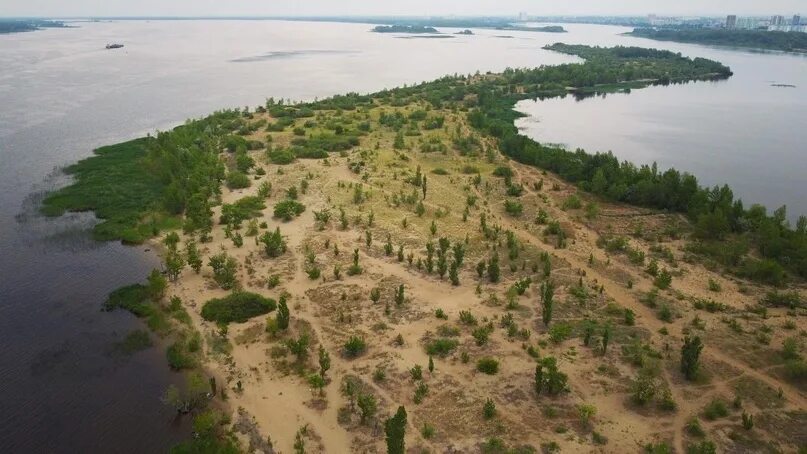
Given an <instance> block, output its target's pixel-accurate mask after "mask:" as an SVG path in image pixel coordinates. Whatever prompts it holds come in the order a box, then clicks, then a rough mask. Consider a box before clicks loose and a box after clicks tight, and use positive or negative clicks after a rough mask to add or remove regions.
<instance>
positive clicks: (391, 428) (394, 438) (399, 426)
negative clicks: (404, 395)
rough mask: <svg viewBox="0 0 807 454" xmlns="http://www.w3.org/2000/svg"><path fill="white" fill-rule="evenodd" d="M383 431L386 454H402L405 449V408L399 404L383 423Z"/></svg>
mask: <svg viewBox="0 0 807 454" xmlns="http://www.w3.org/2000/svg"><path fill="white" fill-rule="evenodd" d="M384 433H385V434H386V435H387V454H404V452H405V451H406V448H405V444H404V437H405V436H406V409H405V408H404V407H403V405H401V406H400V407H398V411H397V412H396V413H395V416H393V417H391V418H389V419H387V421H386V423H384Z"/></svg>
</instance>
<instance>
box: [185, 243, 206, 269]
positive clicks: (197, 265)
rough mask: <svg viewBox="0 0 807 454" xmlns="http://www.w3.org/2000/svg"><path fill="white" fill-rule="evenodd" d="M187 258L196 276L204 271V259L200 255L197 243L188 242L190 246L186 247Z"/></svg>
mask: <svg viewBox="0 0 807 454" xmlns="http://www.w3.org/2000/svg"><path fill="white" fill-rule="evenodd" d="M185 256H186V257H187V261H188V265H189V266H190V267H191V268H192V269H193V271H194V272H195V273H196V274H199V271H201V269H202V257H201V256H200V255H199V249H198V248H197V247H196V241H193V240H191V241H188V244H187V245H185Z"/></svg>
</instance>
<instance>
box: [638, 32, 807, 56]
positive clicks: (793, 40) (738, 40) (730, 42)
mask: <svg viewBox="0 0 807 454" xmlns="http://www.w3.org/2000/svg"><path fill="white" fill-rule="evenodd" d="M629 34H630V35H633V36H640V37H642V38H649V39H655V40H659V41H676V42H680V43H697V44H710V45H717V46H732V47H749V48H756V49H770V50H783V51H788V52H807V34H805V33H788V32H783V31H767V30H736V29H735V30H731V29H719V28H717V29H713V28H680V29H676V28H635V29H633V31H632V32H630V33H629Z"/></svg>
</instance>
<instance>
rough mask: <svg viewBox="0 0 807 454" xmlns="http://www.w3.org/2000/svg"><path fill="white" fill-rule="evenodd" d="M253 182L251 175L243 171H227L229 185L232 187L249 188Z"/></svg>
mask: <svg viewBox="0 0 807 454" xmlns="http://www.w3.org/2000/svg"><path fill="white" fill-rule="evenodd" d="M250 184H252V183H251V182H250V181H249V177H248V176H247V175H246V174H245V173H241V172H229V173H227V187H228V188H230V189H243V188H248V187H249V185H250Z"/></svg>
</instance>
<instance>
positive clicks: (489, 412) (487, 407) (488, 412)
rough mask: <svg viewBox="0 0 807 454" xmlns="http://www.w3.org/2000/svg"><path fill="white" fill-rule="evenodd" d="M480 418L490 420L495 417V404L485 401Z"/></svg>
mask: <svg viewBox="0 0 807 454" xmlns="http://www.w3.org/2000/svg"><path fill="white" fill-rule="evenodd" d="M482 416H484V417H485V419H491V418H493V417H494V416H496V404H495V403H494V402H493V400H492V399H488V400H486V401H485V404H484V405H483V406H482Z"/></svg>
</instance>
